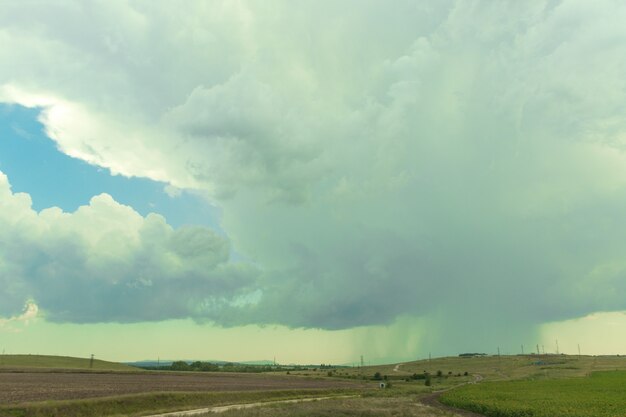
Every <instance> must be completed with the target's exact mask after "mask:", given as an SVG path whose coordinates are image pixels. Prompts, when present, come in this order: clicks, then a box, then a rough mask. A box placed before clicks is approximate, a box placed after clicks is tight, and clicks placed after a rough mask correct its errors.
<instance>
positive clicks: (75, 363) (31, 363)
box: [0, 355, 140, 371]
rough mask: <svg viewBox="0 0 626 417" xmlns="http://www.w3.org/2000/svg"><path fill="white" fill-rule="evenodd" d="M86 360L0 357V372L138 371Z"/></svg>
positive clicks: (38, 356) (119, 364) (46, 357)
mask: <svg viewBox="0 0 626 417" xmlns="http://www.w3.org/2000/svg"><path fill="white" fill-rule="evenodd" d="M90 362H91V361H90V359H88V358H72V357H69V356H46V355H0V371H2V370H3V369H4V370H6V369H24V368H28V369H30V370H45V369H67V370H89V369H93V370H95V371H140V369H138V368H135V367H132V366H128V365H124V364H121V363H116V362H107V361H102V360H98V359H94V361H93V366H91V365H92V364H91V363H90Z"/></svg>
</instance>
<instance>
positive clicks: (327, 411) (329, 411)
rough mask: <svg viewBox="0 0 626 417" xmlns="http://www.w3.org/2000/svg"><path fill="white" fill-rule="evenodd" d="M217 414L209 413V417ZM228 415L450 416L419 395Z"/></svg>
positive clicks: (228, 413)
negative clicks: (422, 401) (430, 404)
mask: <svg viewBox="0 0 626 417" xmlns="http://www.w3.org/2000/svg"><path fill="white" fill-rule="evenodd" d="M212 415H215V414H205V415H204V416H205V417H209V416H212ZM220 415H222V416H224V417H231V416H237V417H292V416H293V417H313V416H315V417H356V416H358V417H391V416H406V417H436V416H449V414H446V413H443V412H441V411H439V410H436V409H432V408H427V407H424V406H422V405H421V404H420V403H419V402H418V400H417V398H416V397H415V396H404V397H368V398H337V399H330V400H322V401H311V402H303V403H296V404H276V405H268V406H265V407H257V408H250V409H245V410H231V411H226V412H224V413H221V414H220Z"/></svg>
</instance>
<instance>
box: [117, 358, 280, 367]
mask: <svg viewBox="0 0 626 417" xmlns="http://www.w3.org/2000/svg"><path fill="white" fill-rule="evenodd" d="M173 362H174V361H173V360H169V359H168V360H163V359H161V360H160V361H155V360H150V359H147V360H143V361H137V362H124V364H126V365H129V366H137V367H140V368H141V367H157V366H170V365H171V364H172V363H173ZM184 362H187V363H189V364H191V363H193V362H204V363H214V364H216V365H224V364H227V363H232V364H235V365H265V366H270V365H273V364H274V361H268V360H262V361H243V362H228V361H222V360H204V359H203V360H200V359H184Z"/></svg>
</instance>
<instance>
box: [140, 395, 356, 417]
mask: <svg viewBox="0 0 626 417" xmlns="http://www.w3.org/2000/svg"><path fill="white" fill-rule="evenodd" d="M353 397H356V396H355V395H340V396H334V397H316V398H301V399H294V400H279V401H266V402H257V403H248V404H232V405H222V406H219V407H208V408H199V409H196V410H187V411H174V412H171V413H164V414H154V415H151V416H145V417H189V416H198V415H203V414H208V413H223V412H225V411H230V410H243V409H246V408H255V407H263V406H267V405H273V404H294V403H304V402H310V401H323V400H330V399H333V398H353Z"/></svg>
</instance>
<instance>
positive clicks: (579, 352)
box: [578, 343, 580, 359]
mask: <svg viewBox="0 0 626 417" xmlns="http://www.w3.org/2000/svg"><path fill="white" fill-rule="evenodd" d="M578 359H580V343H579V344H578Z"/></svg>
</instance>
